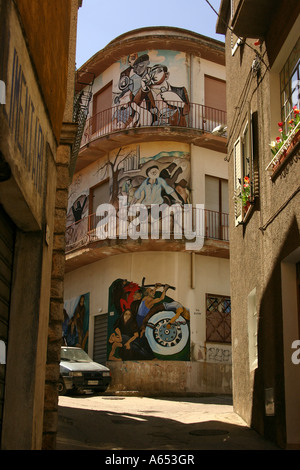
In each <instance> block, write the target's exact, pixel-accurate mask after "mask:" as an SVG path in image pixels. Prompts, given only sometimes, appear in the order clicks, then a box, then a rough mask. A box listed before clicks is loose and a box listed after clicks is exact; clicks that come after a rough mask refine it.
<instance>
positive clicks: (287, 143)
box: [266, 121, 300, 178]
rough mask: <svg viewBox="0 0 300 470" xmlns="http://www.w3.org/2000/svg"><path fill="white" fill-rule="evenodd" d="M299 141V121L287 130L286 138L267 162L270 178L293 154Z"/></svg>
mask: <svg viewBox="0 0 300 470" xmlns="http://www.w3.org/2000/svg"><path fill="white" fill-rule="evenodd" d="M299 141H300V121H299V122H298V123H297V124H296V125H295V127H294V128H293V129H292V130H291V131H290V132H289V134H288V136H287V138H286V139H285V140H284V141H283V142H281V147H280V148H279V149H278V150H277V152H276V153H275V155H274V157H273V158H272V160H271V161H270V163H269V164H268V166H267V168H266V170H267V171H269V172H270V173H271V175H270V177H271V178H272V176H273V175H274V174H275V173H277V171H278V170H279V169H280V168H281V167H282V166H283V165H284V163H286V162H287V159H288V158H289V156H291V155H292V154H293V150H294V149H295V148H296V146H297V144H298V143H299ZM275 148H276V147H275Z"/></svg>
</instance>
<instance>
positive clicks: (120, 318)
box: [107, 278, 190, 361]
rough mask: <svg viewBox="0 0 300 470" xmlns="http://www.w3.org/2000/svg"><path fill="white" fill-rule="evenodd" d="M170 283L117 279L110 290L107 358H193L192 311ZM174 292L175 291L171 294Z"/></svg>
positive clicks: (124, 359) (111, 359)
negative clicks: (174, 293) (183, 302)
mask: <svg viewBox="0 0 300 470" xmlns="http://www.w3.org/2000/svg"><path fill="white" fill-rule="evenodd" d="M171 291H173V292H174V291H175V288H174V287H173V286H170V285H168V284H161V283H156V284H151V285H149V284H146V281H145V278H143V280H142V283H141V285H139V284H137V283H134V282H130V281H127V280H126V279H117V280H115V281H114V282H113V283H112V285H111V286H110V289H109V306H108V309H109V310H108V311H109V315H108V355H107V356H108V360H110V361H129V360H154V359H160V360H172V361H174V360H181V361H189V359H190V344H189V343H190V341H189V340H190V326H189V323H190V312H189V310H188V309H187V308H186V307H185V306H183V305H182V304H181V303H180V302H178V301H176V300H174V299H173V296H172V297H171V296H169V294H170V292H171ZM171 295H172V294H171Z"/></svg>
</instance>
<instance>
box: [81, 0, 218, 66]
mask: <svg viewBox="0 0 300 470" xmlns="http://www.w3.org/2000/svg"><path fill="white" fill-rule="evenodd" d="M209 3H210V4H211V5H212V6H213V8H214V9H215V10H216V11H217V12H218V11H219V6H220V3H221V0H209ZM217 19H218V17H217V15H216V13H215V12H214V11H213V10H212V9H211V7H210V6H209V4H208V3H207V2H206V0H151V1H150V2H149V3H148V2H145V1H143V0H130V2H129V3H128V4H127V3H126V4H125V3H124V0H122V1H121V0H114V1H111V0H108V1H107V0H83V5H82V7H81V8H80V9H79V11H78V26H77V52H76V67H77V68H79V67H81V66H82V65H83V64H84V63H85V62H86V61H87V60H88V59H90V58H91V57H92V56H93V55H94V54H95V53H96V52H98V51H100V50H101V49H103V48H104V47H105V46H107V44H108V43H109V42H110V41H112V40H113V39H115V38H116V37H118V36H120V35H121V34H123V33H127V32H128V31H132V30H134V29H138V28H143V27H147V26H173V27H176V28H183V29H188V30H190V31H194V32H195V33H198V34H202V35H203V36H208V37H210V38H214V39H217V40H219V41H224V39H225V38H224V36H223V35H222V34H217V33H216V32H215V31H216V23H217Z"/></svg>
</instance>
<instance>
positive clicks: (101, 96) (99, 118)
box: [92, 83, 112, 133]
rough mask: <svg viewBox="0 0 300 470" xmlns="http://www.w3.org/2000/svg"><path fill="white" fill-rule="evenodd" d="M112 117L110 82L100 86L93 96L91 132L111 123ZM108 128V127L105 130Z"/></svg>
mask: <svg viewBox="0 0 300 470" xmlns="http://www.w3.org/2000/svg"><path fill="white" fill-rule="evenodd" d="M111 118H112V83H109V84H108V85H106V86H105V87H104V88H102V89H101V90H100V91H99V92H98V93H96V94H95V95H94V97H93V124H92V132H93V133H95V132H97V131H99V130H100V129H103V128H105V126H110V125H111ZM109 130H110V129H109V128H108V129H107V131H109Z"/></svg>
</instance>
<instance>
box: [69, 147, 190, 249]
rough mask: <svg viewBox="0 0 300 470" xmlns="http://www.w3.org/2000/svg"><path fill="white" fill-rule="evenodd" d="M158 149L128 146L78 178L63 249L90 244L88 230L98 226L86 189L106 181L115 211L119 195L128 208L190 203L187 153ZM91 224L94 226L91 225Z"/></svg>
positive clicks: (72, 193) (94, 210)
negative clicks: (124, 199) (92, 215)
mask: <svg viewBox="0 0 300 470" xmlns="http://www.w3.org/2000/svg"><path fill="white" fill-rule="evenodd" d="M155 148H157V149H158V148H159V146H154V147H153V146H152V145H151V146H145V145H144V146H142V151H141V147H140V146H139V145H131V146H128V147H121V148H119V149H117V150H115V151H114V152H111V155H110V158H109V159H108V160H107V161H106V162H105V163H102V164H101V162H100V163H97V165H95V168H94V169H93V173H90V175H89V177H88V178H87V177H86V179H85V180H84V178H82V177H81V176H80V175H79V176H78V177H77V179H76V180H75V181H74V182H73V183H72V185H71V187H70V194H69V207H68V212H67V229H66V246H67V248H68V249H72V248H78V247H79V246H80V245H85V244H87V243H88V242H89V240H90V238H89V231H92V230H93V229H94V228H95V227H96V224H97V221H98V219H97V217H91V218H90V220H89V219H88V214H89V213H90V214H95V213H96V209H97V208H96V207H89V197H88V195H89V189H87V188H84V186H85V185H87V186H89V187H92V186H96V185H97V184H98V183H99V182H101V181H107V179H109V186H110V189H109V200H103V201H102V203H103V204H105V203H109V204H111V205H112V206H114V207H115V209H116V210H117V212H118V209H119V198H120V196H126V197H127V203H128V206H130V205H132V204H135V203H141V204H144V205H146V206H150V205H151V204H159V205H161V204H167V205H169V206H171V205H172V204H175V203H177V204H178V203H179V204H181V205H183V204H190V203H191V197H190V154H189V153H188V152H185V151H182V150H169V149H168V150H161V151H158V152H157V153H155V150H154V149H155ZM93 224H94V225H93Z"/></svg>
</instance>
